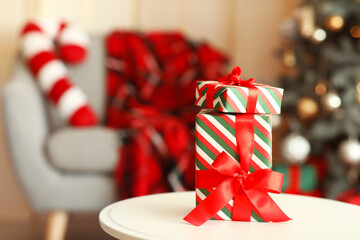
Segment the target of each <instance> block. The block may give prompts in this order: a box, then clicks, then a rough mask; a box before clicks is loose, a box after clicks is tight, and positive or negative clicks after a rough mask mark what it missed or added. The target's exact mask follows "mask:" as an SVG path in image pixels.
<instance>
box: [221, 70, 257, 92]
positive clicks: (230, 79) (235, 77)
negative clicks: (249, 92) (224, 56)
mask: <svg viewBox="0 0 360 240" xmlns="http://www.w3.org/2000/svg"><path fill="white" fill-rule="evenodd" d="M240 74H241V68H240V67H238V66H236V67H234V69H233V70H232V72H231V73H230V74H228V75H226V76H225V77H222V78H219V79H218V81H219V82H220V83H223V84H227V85H238V86H242V87H251V86H254V83H255V79H254V78H250V79H248V80H242V79H241V77H240Z"/></svg>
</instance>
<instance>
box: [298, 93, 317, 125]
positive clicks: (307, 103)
mask: <svg viewBox="0 0 360 240" xmlns="http://www.w3.org/2000/svg"><path fill="white" fill-rule="evenodd" d="M297 112H298V116H299V118H300V119H301V120H310V119H313V118H314V117H316V115H317V114H318V112H319V106H318V104H317V103H316V102H315V100H314V99H312V98H310V97H303V98H301V99H300V100H299V101H298V103H297Z"/></svg>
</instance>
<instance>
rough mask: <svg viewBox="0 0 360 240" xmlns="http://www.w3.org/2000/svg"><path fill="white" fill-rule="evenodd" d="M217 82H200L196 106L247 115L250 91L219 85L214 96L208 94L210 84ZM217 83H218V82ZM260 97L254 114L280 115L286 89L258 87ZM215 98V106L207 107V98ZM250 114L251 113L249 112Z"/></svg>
mask: <svg viewBox="0 0 360 240" xmlns="http://www.w3.org/2000/svg"><path fill="white" fill-rule="evenodd" d="M214 82H216V81H198V82H197V87H196V101H195V105H197V106H200V107H207V108H212V109H215V110H217V111H220V112H228V113H246V107H247V103H248V95H249V89H248V88H247V87H240V86H234V85H223V84H220V83H218V84H217V86H216V90H217V91H216V92H215V94H214V96H209V94H207V89H208V86H209V83H214ZM216 83H217V82H216ZM257 88H258V89H259V95H258V98H257V103H256V110H255V112H254V113H272V114H280V112H281V110H280V108H281V101H282V97H283V92H284V89H282V88H275V87H271V86H267V85H265V86H257ZM208 97H212V98H213V101H212V102H213V106H206V98H208ZM249 113H250V112H249Z"/></svg>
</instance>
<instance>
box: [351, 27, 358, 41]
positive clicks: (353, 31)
mask: <svg viewBox="0 0 360 240" xmlns="http://www.w3.org/2000/svg"><path fill="white" fill-rule="evenodd" d="M350 35H351V36H352V37H353V38H360V27H359V26H356V25H355V26H352V27H351V28H350Z"/></svg>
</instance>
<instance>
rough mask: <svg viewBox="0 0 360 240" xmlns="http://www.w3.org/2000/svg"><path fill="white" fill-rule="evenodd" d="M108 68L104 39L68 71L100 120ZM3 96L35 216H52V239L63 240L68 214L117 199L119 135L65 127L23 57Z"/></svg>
mask: <svg viewBox="0 0 360 240" xmlns="http://www.w3.org/2000/svg"><path fill="white" fill-rule="evenodd" d="M104 68H105V66H104V43H103V38H100V37H93V38H92V41H91V48H90V52H89V56H88V58H87V60H86V62H84V63H82V64H80V65H79V66H74V67H69V72H70V76H71V77H72V79H73V81H74V82H75V83H76V84H77V85H78V86H79V87H80V88H82V89H83V90H84V92H85V93H86V94H87V96H88V98H89V101H90V103H91V105H92V106H93V107H94V109H95V111H96V112H97V114H98V116H100V119H101V120H103V117H104V107H105V80H104V78H105V71H104ZM2 97H3V104H4V108H3V109H4V113H3V115H4V118H5V119H4V120H5V128H6V129H5V132H6V134H7V142H8V144H7V145H8V148H9V152H10V154H11V160H12V162H13V167H14V169H15V172H16V174H17V177H18V179H19V182H20V183H21V187H22V189H23V191H24V192H25V195H26V197H27V200H28V202H29V203H30V205H31V206H32V207H33V209H34V210H35V211H38V212H49V213H50V214H49V219H48V230H47V233H46V236H47V238H48V239H61V238H63V236H64V232H65V230H66V223H67V219H68V217H67V213H68V212H83V211H86V212H90V211H99V210H100V209H102V208H103V207H105V206H106V205H108V204H109V203H111V202H113V201H115V200H116V199H117V194H116V191H115V186H114V183H113V179H112V171H113V168H114V165H115V164H116V161H117V151H118V141H117V133H116V132H114V131H111V130H109V129H106V128H105V127H102V126H97V127H93V128H71V127H69V126H66V123H65V122H64V121H63V120H62V119H60V117H59V116H58V115H57V112H56V111H55V109H53V106H51V105H50V104H48V103H47V101H46V99H44V97H43V95H42V93H41V92H40V90H39V89H38V87H37V84H36V82H35V80H34V79H33V77H32V75H31V73H30V72H29V71H28V69H27V67H26V66H25V64H24V62H23V61H22V60H21V59H20V58H19V59H18V61H17V62H16V63H15V65H14V70H13V74H12V76H11V79H10V81H9V82H8V83H7V85H6V86H5V88H4V90H3V96H2ZM55 224H56V225H57V226H54V225H55Z"/></svg>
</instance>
